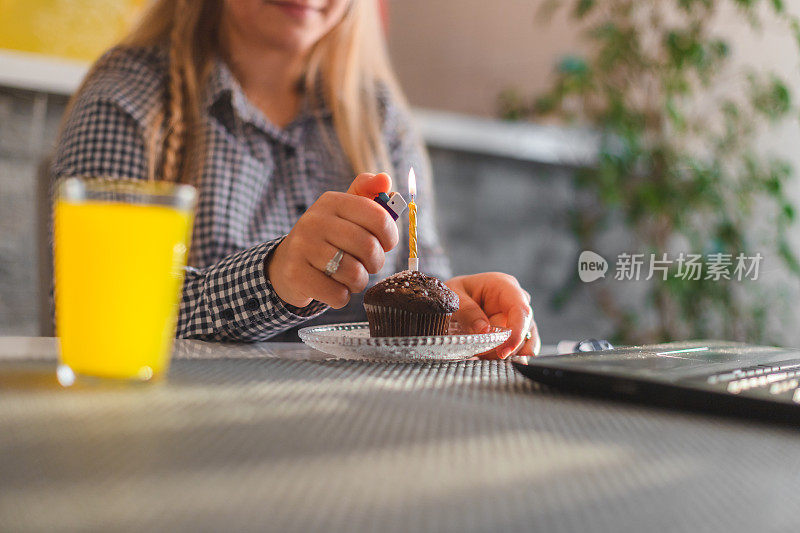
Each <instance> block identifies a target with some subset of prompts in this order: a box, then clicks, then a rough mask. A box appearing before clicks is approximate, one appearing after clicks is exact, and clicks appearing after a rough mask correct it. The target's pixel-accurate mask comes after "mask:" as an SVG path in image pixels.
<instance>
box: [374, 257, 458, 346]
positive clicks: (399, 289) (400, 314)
mask: <svg viewBox="0 0 800 533" xmlns="http://www.w3.org/2000/svg"><path fill="white" fill-rule="evenodd" d="M364 309H365V310H366V312H367V320H368V321H369V334H370V336H371V337H410V336H420V335H446V334H447V331H448V328H449V327H450V318H451V317H452V316H453V313H454V312H455V311H456V310H457V309H458V295H457V294H456V293H455V292H453V291H452V290H450V288H449V287H447V285H445V284H444V283H442V282H441V281H439V280H438V279H436V278H434V277H433V276H428V275H426V274H423V273H422V272H418V271H416V270H404V271H402V272H398V273H397V274H394V275H392V276H389V277H388V278H386V279H384V280H383V281H380V282H378V283H377V284H375V285H374V286H373V287H371V288H369V289H368V290H367V292H365V293H364Z"/></svg>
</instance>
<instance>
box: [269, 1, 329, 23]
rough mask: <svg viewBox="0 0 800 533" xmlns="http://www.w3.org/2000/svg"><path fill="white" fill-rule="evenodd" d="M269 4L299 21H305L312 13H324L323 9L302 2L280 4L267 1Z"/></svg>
mask: <svg viewBox="0 0 800 533" xmlns="http://www.w3.org/2000/svg"><path fill="white" fill-rule="evenodd" d="M267 3H268V4H272V5H274V6H277V7H279V8H281V9H282V10H283V11H284V12H285V13H286V14H287V15H290V16H292V17H294V18H299V19H303V18H305V17H307V16H309V15H310V14H311V13H315V12H318V11H322V8H319V7H315V6H312V5H308V4H304V3H301V2H280V1H276V0H267Z"/></svg>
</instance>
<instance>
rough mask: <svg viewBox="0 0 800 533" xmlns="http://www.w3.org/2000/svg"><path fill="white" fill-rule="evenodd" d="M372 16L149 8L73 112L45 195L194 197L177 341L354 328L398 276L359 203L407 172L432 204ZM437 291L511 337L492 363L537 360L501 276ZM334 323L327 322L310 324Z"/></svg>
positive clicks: (324, 3)
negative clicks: (126, 185) (53, 190)
mask: <svg viewBox="0 0 800 533" xmlns="http://www.w3.org/2000/svg"><path fill="white" fill-rule="evenodd" d="M376 1H377V0H158V1H155V2H153V4H152V5H151V6H150V8H149V9H148V11H147V12H146V13H145V15H144V17H143V19H142V21H141V22H140V24H139V25H138V26H137V27H136V28H135V29H134V31H133V32H132V33H131V35H129V36H128V37H127V39H125V41H123V43H121V45H120V46H118V47H116V48H114V49H112V50H111V51H109V52H108V53H107V54H106V55H105V56H104V57H103V58H101V59H100V60H99V61H98V62H97V63H96V64H95V65H94V67H93V68H92V70H91V72H90V73H89V75H88V76H87V78H86V80H85V81H84V83H83V86H82V87H81V89H80V90H79V91H78V93H77V94H76V96H75V97H74V99H73V101H72V102H71V106H70V109H69V111H68V114H67V117H66V120H65V125H64V130H63V133H62V135H61V138H60V141H59V144H58V147H57V152H56V157H55V160H54V165H53V174H54V176H55V177H56V178H60V177H63V176H92V175H103V176H112V177H120V178H123V177H125V178H136V179H143V180H144V179H159V180H168V181H180V182H186V183H192V184H194V185H195V186H196V187H197V188H198V190H199V202H198V206H197V211H196V213H195V227H194V233H193V236H192V243H191V249H190V255H189V264H190V265H192V266H191V267H188V268H187V272H186V279H185V282H184V286H183V297H182V303H181V307H180V315H179V320H178V332H177V334H178V335H179V336H181V337H193V338H199V339H206V340H231V341H255V340H265V339H276V338H280V337H281V334H284V332H286V331H287V330H290V329H291V328H294V327H297V326H298V325H300V324H307V323H309V321H312V320H317V321H327V322H333V321H338V320H343V319H351V320H352V319H357V318H361V313H362V312H363V311H362V310H361V300H360V298H356V297H354V295H357V294H359V293H361V292H362V291H363V290H364V288H365V287H367V286H368V284H369V283H370V282H374V281H376V280H377V279H380V278H382V277H384V276H386V275H388V274H390V273H392V272H395V271H397V270H402V269H403V268H404V261H405V259H404V258H405V257H407V248H406V249H405V250H403V249H402V248H403V247H404V246H406V244H405V241H406V239H404V238H402V237H403V236H402V235H400V234H399V232H398V226H397V225H396V224H395V223H394V222H393V221H392V219H391V217H389V216H388V214H387V213H386V212H385V211H384V210H383V209H382V208H381V207H380V206H378V205H377V204H376V203H375V202H373V201H372V200H371V199H370V198H371V197H373V196H375V195H376V194H377V193H379V192H385V191H388V190H389V189H390V188H391V187H392V181H391V179H390V177H389V175H388V174H386V173H380V174H374V173H373V172H375V171H379V170H385V171H389V172H390V173H391V175H393V176H394V177H395V183H394V188H395V189H396V190H406V187H407V184H406V183H405V182H404V179H405V176H406V174H407V172H408V169H409V167H410V166H412V165H413V166H414V168H415V169H416V170H417V171H419V172H420V173H421V174H422V176H421V180H420V184H419V189H420V191H419V195H418V198H419V200H420V201H422V202H425V201H426V200H430V199H431V198H432V190H431V188H430V177H429V176H428V175H427V174H428V172H427V165H426V160H425V156H424V152H423V151H422V150H421V148H420V143H419V142H418V139H417V138H416V137H415V136H414V134H413V133H412V131H411V128H410V127H409V122H408V115H407V112H406V109H405V107H404V106H403V104H402V102H403V100H402V97H401V94H400V91H399V90H398V87H397V84H396V82H395V80H394V77H393V75H392V72H391V70H390V68H389V64H388V60H387V56H386V52H385V45H384V42H383V36H382V34H381V29H380V23H379V17H378V14H377V11H378V10H377V6H376V5H375V2H376ZM356 174H358V175H357V176H355V175H356ZM354 176H355V178H354ZM420 212H421V213H422V215H421V216H422V217H427V218H423V219H422V220H421V221H420V226H421V228H423V231H422V234H421V236H420V243H419V246H420V249H421V256H422V257H424V265H425V270H426V271H427V272H429V273H430V274H433V275H436V276H438V277H441V278H443V279H446V278H447V276H448V265H447V260H446V258H445V257H444V255H443V253H442V251H441V247H440V246H439V240H438V237H437V235H436V233H435V224H434V221H433V220H432V219H431V215H432V213H433V212H434V209H433V208H432V206H431V205H430V204H427V205H425V204H423V205H422V206H421V210H420ZM398 243H403V245H402V246H399V247H398ZM339 250H341V251H343V252H344V255H343V257H342V260H341V263H340V265H339V267H338V269H336V271H335V272H333V274H332V275H326V273H325V270H326V266H327V265H328V262H329V261H330V260H331V258H333V256H334V255H336V254H337V252H338V251H339ZM447 283H448V285H449V286H450V287H451V288H452V289H454V290H455V291H456V292H458V294H459V296H460V298H461V307H460V309H459V311H458V313H457V318H458V319H459V320H460V321H461V323H462V324H470V325H472V327H473V329H474V330H476V331H478V330H482V329H484V328H485V327H487V326H488V325H489V323H490V322H491V323H494V324H502V325H508V326H509V327H511V328H512V329H513V331H514V333H513V335H512V337H511V339H509V341H508V342H507V343H506V344H505V345H503V346H502V347H501V348H499V349H498V350H497V351H496V352H495V353H493V354H492V356H494V357H506V356H508V355H510V354H512V353H516V352H519V353H522V354H533V353H535V352H536V351H537V350H538V346H539V337H538V335H537V334H536V328H535V324H534V323H533V313H532V310H531V308H530V296H529V295H528V294H527V293H526V292H525V291H524V290H523V289H521V288H520V286H519V284H518V283H517V281H516V280H515V279H514V278H513V277H511V276H507V275H504V274H498V273H488V274H476V275H471V276H461V277H456V278H453V279H450V280H449V281H448V282H447ZM330 307H332V308H335V309H338V310H339V311H329V312H328V313H325V315H324V316H322V317H320V316H319V315H321V314H322V313H324V312H325V311H327V310H328V309H329V308H330ZM362 319H363V318H362ZM284 336H285V334H284Z"/></svg>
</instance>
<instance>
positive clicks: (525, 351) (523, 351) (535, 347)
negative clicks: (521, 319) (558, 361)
mask: <svg viewBox="0 0 800 533" xmlns="http://www.w3.org/2000/svg"><path fill="white" fill-rule="evenodd" d="M528 331H529V332H530V334H531V338H530V339H526V340H524V341H523V343H522V346H520V347H519V349H518V350H517V351H516V353H515V354H514V355H522V356H530V355H539V351H540V350H541V348H542V341H541V339H540V338H539V330H538V328H537V327H536V321H534V320H531V325H530V329H529V330H528Z"/></svg>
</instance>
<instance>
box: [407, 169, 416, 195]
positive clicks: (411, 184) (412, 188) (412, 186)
mask: <svg viewBox="0 0 800 533" xmlns="http://www.w3.org/2000/svg"><path fill="white" fill-rule="evenodd" d="M408 192H409V194H411V196H412V198H413V197H414V196H416V195H417V175H416V174H414V167H411V170H409V171H408Z"/></svg>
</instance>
